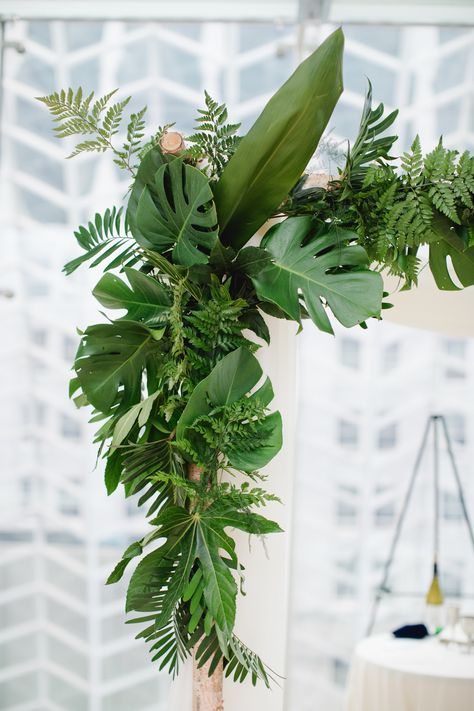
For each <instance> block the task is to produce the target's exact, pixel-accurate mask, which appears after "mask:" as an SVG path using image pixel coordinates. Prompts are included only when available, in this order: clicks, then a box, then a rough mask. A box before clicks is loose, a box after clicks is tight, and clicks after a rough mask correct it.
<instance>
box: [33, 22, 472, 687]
mask: <svg viewBox="0 0 474 711" xmlns="http://www.w3.org/2000/svg"><path fill="white" fill-rule="evenodd" d="M343 43H344V39H343V33H342V31H341V30H337V31H336V32H334V33H333V34H332V35H330V36H329V37H328V38H327V39H326V40H325V42H323V44H322V45H321V46H320V47H319V48H318V49H317V50H316V51H315V52H314V53H313V54H312V55H311V56H310V57H309V58H308V59H306V60H305V61H304V62H303V63H302V64H301V65H300V66H299V67H298V68H297V69H296V71H295V72H294V74H293V75H292V76H291V77H290V79H289V80H288V81H287V82H286V83H285V84H284V85H283V86H282V87H281V89H280V90H279V91H278V92H277V93H276V94H275V95H274V96H273V98H272V99H271V100H270V102H269V103H268V104H267V106H266V107H265V108H264V110H263V112H262V114H261V115H260V116H259V118H258V119H257V121H256V122H255V124H254V125H253V127H252V128H251V129H250V131H249V132H248V133H247V135H245V136H244V137H241V138H237V135H236V134H237V130H238V125H236V124H229V123H227V109H226V107H225V106H224V105H221V104H218V103H217V102H215V101H214V100H213V99H211V97H209V96H208V95H207V94H206V97H205V103H206V107H205V108H204V109H202V110H201V111H200V113H199V118H198V120H197V122H198V126H197V129H196V132H195V134H193V136H191V137H189V139H187V141H185V142H183V145H182V146H181V148H180V150H179V151H177V152H169V151H167V150H166V138H167V137H168V138H169V137H170V134H172V132H170V129H171V128H172V125H167V126H165V127H163V128H161V129H159V130H158V131H157V132H156V133H155V134H154V135H153V136H152V137H151V138H149V139H145V138H144V136H145V123H144V116H145V109H142V110H141V111H139V112H137V113H134V114H132V115H131V117H130V118H129V120H128V123H127V124H126V125H125V126H124V124H123V121H124V110H125V108H126V106H127V103H128V99H125V100H122V101H119V102H117V103H113V100H114V92H112V93H110V94H108V95H106V96H104V97H102V98H100V99H98V100H95V99H94V95H93V94H90V95H88V96H86V97H84V95H83V93H82V91H81V90H80V89H79V90H78V91H73V90H71V89H69V90H66V91H60V92H58V93H55V94H52V95H51V96H48V97H43V98H41V99H40V100H41V101H42V102H43V103H44V104H46V106H47V107H48V108H49V110H50V111H51V113H52V115H53V118H54V120H55V121H56V123H57V125H56V129H55V130H56V132H57V135H58V136H60V137H66V136H75V135H80V136H82V137H83V138H81V141H82V142H81V143H79V145H78V146H76V148H75V149H74V150H73V155H77V154H78V153H82V152H89V151H99V152H102V151H104V150H109V151H112V154H113V157H114V160H115V162H116V163H117V165H118V166H119V167H121V168H124V169H125V170H128V171H130V174H131V178H132V184H131V189H130V192H129V194H128V201H127V205H126V206H125V207H124V208H122V207H119V208H115V207H114V208H112V209H109V210H107V211H106V212H105V213H104V214H103V215H100V214H98V215H96V216H95V218H94V219H93V220H91V222H89V223H88V224H87V225H85V226H83V227H80V228H79V229H78V231H77V232H76V233H75V236H76V239H77V242H78V244H79V246H80V248H81V250H82V254H81V256H79V257H78V258H77V259H75V260H73V261H72V262H69V264H67V265H66V266H65V271H66V273H68V274H69V273H71V272H73V271H74V270H75V269H76V268H78V267H79V266H80V265H82V264H83V263H88V264H89V266H91V267H95V266H101V267H102V270H103V272H104V273H103V276H102V277H101V278H100V280H99V282H98V283H97V286H96V287H95V289H94V291H93V293H94V295H95V297H96V298H97V300H98V301H99V303H100V304H101V306H103V307H105V308H106V309H110V310H112V313H111V314H110V316H109V320H108V321H107V322H105V323H99V324H96V325H92V326H89V327H88V328H86V329H85V330H84V331H83V332H82V333H81V334H80V337H81V338H80V345H79V348H78V351H77V356H76V360H75V363H74V369H75V377H74V378H73V380H72V382H71V396H72V397H73V398H74V400H75V402H76V404H77V405H78V406H79V407H83V406H87V407H90V408H92V419H91V421H92V422H94V423H96V424H97V426H98V427H99V429H98V430H97V433H96V437H95V440H96V442H97V443H98V446H99V452H100V455H101V456H102V457H104V458H105V462H106V464H105V484H106V487H107V491H108V493H109V494H111V493H112V492H113V491H114V490H115V489H117V487H118V486H119V485H120V486H122V487H123V491H124V494H125V496H126V497H129V496H133V495H137V494H138V506H140V507H143V508H144V511H145V515H146V516H147V518H148V523H149V527H150V528H149V530H148V532H147V533H146V535H144V537H143V538H142V539H141V540H139V541H136V542H133V543H131V545H130V546H129V547H128V548H127V549H126V550H125V552H124V554H123V556H122V559H121V560H120V561H119V562H118V564H117V566H116V567H115V569H114V570H113V571H112V572H111V574H110V576H109V579H108V581H107V582H108V583H109V584H111V583H115V582H116V581H118V580H120V578H121V577H122V575H123V574H124V571H125V569H126V568H127V566H129V565H131V566H135V567H134V571H133V573H132V575H131V578H130V582H129V587H128V593H127V599H126V610H127V612H132V613H136V616H135V617H134V618H133V619H132V620H131V621H132V622H135V623H139V624H140V625H141V626H142V629H141V631H140V633H139V635H138V636H139V637H142V638H143V639H144V640H145V641H146V642H147V643H148V644H149V645H150V649H151V653H152V656H153V660H156V661H157V662H158V664H159V667H160V669H162V668H166V669H168V670H169V671H170V672H171V673H172V674H173V675H174V674H176V673H177V672H178V669H179V665H180V663H181V662H182V661H184V660H185V659H186V658H187V657H189V656H190V655H191V654H192V653H193V652H194V655H195V658H196V660H197V663H198V665H199V666H203V665H206V669H207V670H208V674H209V675H212V674H213V673H214V672H215V671H216V670H217V669H218V668H222V666H223V667H224V670H225V674H226V675H227V676H230V675H232V676H233V678H234V680H236V681H243V680H244V679H245V678H246V677H247V676H248V675H249V676H250V678H251V680H252V682H253V683H254V684H255V683H256V682H257V680H262V681H263V682H264V683H265V684H266V685H269V683H270V680H271V678H272V673H271V671H270V670H269V669H268V668H267V667H266V666H265V664H264V663H263V662H262V660H261V659H260V658H259V656H258V655H257V654H256V653H255V652H253V651H251V650H249V649H248V648H247V647H246V646H245V645H244V643H243V642H242V641H241V640H240V639H238V638H237V637H236V635H235V633H234V623H235V615H236V604H237V596H238V592H239V586H241V585H242V583H243V579H244V571H243V568H242V566H241V564H240V562H239V560H238V557H237V553H236V546H235V540H234V538H233V533H232V532H233V531H234V530H235V529H237V530H240V531H244V532H246V533H248V534H250V535H252V536H259V537H262V536H266V535H268V534H271V533H277V532H279V531H280V530H281V529H280V527H279V525H278V524H277V523H276V522H274V521H271V520H269V519H267V518H266V517H264V516H263V515H262V514H261V513H259V511H261V510H262V508H263V507H264V506H265V505H266V504H267V503H268V502H269V501H275V500H278V499H277V497H276V496H275V495H274V494H272V493H268V492H267V491H266V490H265V488H264V486H263V482H264V481H265V476H264V475H263V474H262V473H261V470H262V469H263V468H264V467H265V466H266V465H267V464H268V462H270V460H271V459H272V458H273V457H274V456H275V455H276V454H277V453H278V451H279V449H280V447H281V444H282V423H281V417H280V414H279V413H278V412H272V411H271V402H272V399H273V390H272V385H271V383H270V381H269V379H268V378H267V379H264V378H263V374H262V370H261V367H260V365H259V363H258V360H257V358H256V356H255V353H256V352H257V351H258V349H259V348H260V347H261V346H262V344H264V343H267V344H268V343H269V341H270V337H269V331H268V327H267V324H266V320H265V318H266V315H267V314H270V315H272V316H276V317H278V318H284V319H289V320H293V321H295V322H296V324H298V326H299V327H301V325H302V323H303V320H305V319H311V320H312V321H313V322H314V324H315V325H316V326H317V327H318V328H319V329H321V330H322V331H325V332H327V333H332V332H333V326H332V323H333V322H334V320H337V321H339V322H340V323H341V324H343V325H344V326H346V327H352V326H357V325H361V326H364V325H365V322H366V320H367V319H370V318H376V319H379V318H380V317H381V309H382V306H383V304H382V301H383V295H384V292H383V282H382V276H381V274H380V271H381V269H382V268H388V269H389V270H390V271H391V272H392V273H394V274H397V275H400V276H401V277H403V279H404V281H405V284H406V286H407V287H410V286H411V285H412V284H414V283H416V278H417V269H418V257H417V253H418V250H419V248H420V247H421V245H423V244H427V245H429V251H430V266H431V270H432V272H433V274H434V277H435V279H436V281H437V283H438V286H439V287H440V288H443V289H454V288H458V287H457V286H456V284H455V283H454V282H453V279H452V277H451V276H450V272H449V271H448V267H447V260H448V259H450V260H451V261H452V265H453V267H454V269H455V271H456V274H457V277H458V279H459V281H460V282H461V283H462V284H463V285H465V286H468V285H470V284H473V283H474V266H473V261H474V230H473V217H474V204H473V194H474V158H472V157H470V156H469V155H468V154H467V153H464V154H462V155H458V154H457V152H456V151H453V150H447V149H445V148H444V147H443V145H442V142H441V141H440V143H439V145H438V146H437V148H435V150H434V151H432V152H431V153H430V154H428V155H427V156H425V157H423V156H422V153H421V148H420V143H419V140H418V139H417V138H416V139H415V140H414V142H413V146H412V149H411V151H410V152H409V153H407V154H405V155H404V156H403V157H402V159H401V165H398V166H397V164H396V163H395V162H394V160H393V158H392V157H391V156H390V155H389V153H390V150H391V148H392V146H393V143H394V141H395V138H396V137H395V136H386V134H385V132H386V130H387V129H389V128H390V126H391V125H392V124H393V121H394V119H395V116H396V112H393V113H391V114H389V115H385V114H384V107H383V105H379V106H378V107H376V108H375V109H374V108H372V102H371V88H370V87H369V91H368V95H367V101H366V104H365V106H364V109H363V113H362V119H361V125H360V132H359V135H358V137H357V140H356V141H355V143H354V144H353V145H352V147H349V149H348V151H347V156H346V162H345V165H344V167H342V168H341V169H340V170H339V174H338V175H337V176H333V177H332V178H331V179H330V180H329V182H328V184H327V185H326V186H325V187H320V188H319V187H316V188H310V187H305V183H306V176H305V175H304V171H305V169H306V167H307V165H308V162H309V160H310V159H311V157H312V155H313V154H314V152H315V150H316V148H317V146H318V142H319V141H320V139H321V136H322V134H323V132H324V130H325V128H326V126H327V124H328V121H329V119H330V117H331V115H332V112H333V109H334V107H335V105H336V103H337V101H338V99H339V96H340V94H341V92H342V53H343ZM123 126H124V127H123ZM120 135H124V136H125V140H124V143H123V144H122V145H118V146H117V145H116V140H117V137H118V136H120ZM172 137H173V136H172ZM174 137H176V134H174ZM302 176H303V177H302ZM275 216H278V217H280V218H281V220H280V221H279V222H277V223H276V224H274V225H273V226H272V227H271V228H270V229H269V230H267V231H266V233H265V234H264V236H263V238H262V239H261V240H260V243H259V244H258V246H248V242H249V240H250V238H251V237H252V236H253V235H254V234H255V233H256V232H257V231H258V230H260V228H262V226H263V225H264V224H265V223H266V222H267V220H268V219H269V218H271V217H275ZM115 311H119V315H118V316H116V317H115V318H114V316H113V312H115Z"/></svg>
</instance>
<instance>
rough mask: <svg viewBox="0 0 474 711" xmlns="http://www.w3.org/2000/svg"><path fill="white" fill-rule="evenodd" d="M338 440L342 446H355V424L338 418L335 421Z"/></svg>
mask: <svg viewBox="0 0 474 711" xmlns="http://www.w3.org/2000/svg"><path fill="white" fill-rule="evenodd" d="M337 437H338V442H339V444H340V445H342V446H343V447H348V448H355V447H357V444H358V441H359V431H358V428H357V425H356V424H354V423H353V422H350V421H349V420H342V419H341V420H339V421H338V423H337Z"/></svg>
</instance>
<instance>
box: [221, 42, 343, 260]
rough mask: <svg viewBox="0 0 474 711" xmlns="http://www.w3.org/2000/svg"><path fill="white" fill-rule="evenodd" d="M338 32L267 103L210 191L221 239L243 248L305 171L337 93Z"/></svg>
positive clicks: (339, 78) (339, 81)
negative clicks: (214, 204) (213, 197)
mask: <svg viewBox="0 0 474 711" xmlns="http://www.w3.org/2000/svg"><path fill="white" fill-rule="evenodd" d="M343 46H344V35H343V33H342V30H340V29H339V30H336V31H335V32H333V33H332V34H331V35H330V36H329V37H328V38H327V39H326V40H325V41H324V42H323V43H322V44H321V46H320V47H318V49H317V50H316V51H315V52H313V54H312V55H311V56H310V57H308V58H307V59H306V60H305V61H304V62H302V64H300V66H299V67H298V68H297V69H296V71H295V72H294V74H293V75H292V76H291V77H290V78H289V79H288V81H287V82H286V83H285V84H283V86H282V87H281V88H280V89H279V90H278V91H277V93H276V94H275V95H274V96H273V97H272V98H271V99H270V101H269V102H268V104H267V105H266V107H265V108H264V110H263V112H262V113H261V114H260V116H259V117H258V119H257V121H256V122H255V124H254V125H253V126H252V128H251V129H250V131H249V132H248V133H247V135H246V136H245V137H244V138H243V139H242V140H241V141H240V143H239V145H238V148H237V150H236V151H235V153H234V155H233V156H232V158H231V159H230V161H229V163H228V164H227V166H226V167H225V169H224V171H223V173H222V176H221V178H220V180H219V182H218V183H217V185H216V186H215V187H214V196H215V200H216V206H217V214H218V217H219V225H220V233H221V240H222V241H223V242H224V244H228V245H231V246H232V247H235V248H239V247H242V246H243V245H244V244H246V242H248V240H249V239H250V238H251V237H252V235H253V234H254V233H255V232H256V231H257V230H258V228H259V227H261V226H262V225H263V223H264V222H265V221H266V220H267V219H268V218H269V217H270V216H271V215H272V214H273V213H274V212H275V211H276V210H277V209H278V206H279V205H280V203H281V202H282V200H283V199H284V198H285V196H286V195H287V194H288V192H289V191H290V190H291V188H292V187H293V185H294V184H295V183H296V181H297V180H298V179H299V178H300V177H301V175H302V173H303V172H304V170H305V168H306V166H307V164H308V161H309V160H310V158H311V156H312V155H313V153H314V151H315V149H316V147H317V145H318V142H319V139H320V138H321V135H322V133H323V131H324V129H325V128H326V125H327V123H328V121H329V119H330V117H331V114H332V112H333V110H334V107H335V105H336V103H337V100H338V99H339V96H340V95H341V92H342V52H343Z"/></svg>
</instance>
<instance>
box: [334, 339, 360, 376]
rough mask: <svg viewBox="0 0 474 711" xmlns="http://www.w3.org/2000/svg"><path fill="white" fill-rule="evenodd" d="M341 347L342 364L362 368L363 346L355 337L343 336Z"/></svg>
mask: <svg viewBox="0 0 474 711" xmlns="http://www.w3.org/2000/svg"><path fill="white" fill-rule="evenodd" d="M339 348H340V353H341V363H342V365H345V366H347V367H348V368H354V369H357V368H360V357H361V353H360V351H361V348H360V343H359V342H358V341H356V340H355V338H341V341H340V345H339Z"/></svg>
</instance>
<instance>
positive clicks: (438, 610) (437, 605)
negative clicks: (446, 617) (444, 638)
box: [425, 558, 444, 634]
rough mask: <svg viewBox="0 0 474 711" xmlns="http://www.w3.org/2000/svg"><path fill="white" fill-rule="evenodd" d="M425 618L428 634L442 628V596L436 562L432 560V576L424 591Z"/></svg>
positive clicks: (436, 632) (435, 632)
mask: <svg viewBox="0 0 474 711" xmlns="http://www.w3.org/2000/svg"><path fill="white" fill-rule="evenodd" d="M425 599H426V618H427V625H426V626H427V627H428V631H429V633H430V634H438V633H439V632H441V630H442V629H443V602H444V596H443V592H442V590H441V586H440V584H439V573H438V562H437V560H436V558H435V560H434V562H433V578H432V580H431V585H430V587H429V590H428V592H427V593H426V598H425Z"/></svg>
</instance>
